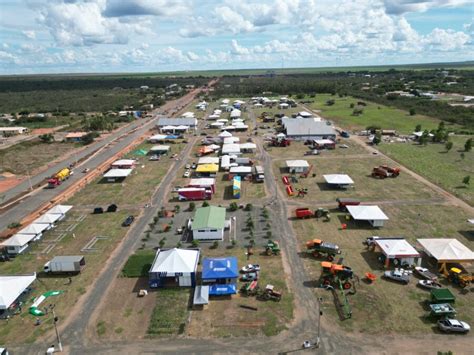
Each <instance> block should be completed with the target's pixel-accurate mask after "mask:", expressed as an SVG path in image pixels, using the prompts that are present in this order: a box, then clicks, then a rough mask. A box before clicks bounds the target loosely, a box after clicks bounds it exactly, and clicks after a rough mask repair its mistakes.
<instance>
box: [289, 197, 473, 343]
mask: <svg viewBox="0 0 474 355" xmlns="http://www.w3.org/2000/svg"><path fill="white" fill-rule="evenodd" d="M313 207H314V206H313ZM383 209H384V212H386V214H387V215H388V216H389V217H390V220H389V221H388V222H387V223H386V225H385V227H384V228H381V229H374V228H372V227H370V226H369V225H368V224H365V223H357V224H356V223H354V222H353V221H350V222H349V223H348V229H347V230H341V223H347V221H346V220H345V219H344V215H343V214H341V213H337V212H334V213H332V214H333V218H332V220H331V222H322V221H317V220H315V219H306V220H293V227H294V230H295V232H296V235H297V237H298V239H299V241H300V242H301V244H300V245H301V250H302V251H303V250H304V249H305V247H304V243H305V242H306V241H307V240H309V239H312V238H320V239H323V240H325V241H328V242H333V243H336V244H338V245H339V246H340V247H341V249H342V255H341V257H343V258H344V265H347V266H350V267H351V268H352V269H353V270H354V272H355V273H356V274H357V275H358V276H359V277H360V278H361V281H360V284H359V285H357V293H356V294H355V295H351V296H348V298H349V302H350V304H351V306H352V312H353V315H352V318H351V319H349V320H345V321H339V320H338V316H337V313H336V311H335V306H334V304H333V303H332V296H331V293H330V292H328V291H325V290H322V289H319V288H317V286H318V285H319V282H318V281H317V280H319V277H320V274H321V268H320V262H321V261H322V260H323V259H314V258H313V257H306V255H305V254H302V257H305V267H306V269H307V272H308V274H309V275H310V280H308V282H309V283H312V285H313V286H314V287H315V293H316V294H317V295H318V296H321V297H323V298H324V309H325V311H326V312H325V313H327V314H328V321H330V322H336V323H337V324H338V325H340V326H341V327H342V328H343V329H345V330H349V331H359V332H363V333H369V334H382V333H384V334H387V333H392V332H397V333H400V334H409V333H410V334H415V333H418V334H422V333H424V332H427V331H428V332H432V331H433V332H437V330H435V329H434V325H435V324H434V323H433V321H431V320H428V319H427V318H426V315H427V314H428V311H427V310H426V306H425V305H424V301H425V300H426V299H428V297H429V292H428V291H425V290H423V289H420V288H418V287H417V286H416V283H417V281H418V280H419V279H418V277H416V276H413V277H412V280H411V281H410V284H409V285H407V286H404V285H401V284H397V283H392V282H389V281H386V280H383V279H381V278H380V276H381V275H382V273H383V268H382V265H381V264H380V262H379V261H378V260H377V257H378V255H379V254H377V253H374V252H372V251H368V250H366V248H365V247H364V246H363V245H362V242H363V241H364V240H365V238H367V237H370V236H372V235H378V236H403V237H405V238H406V239H407V240H408V241H409V242H410V243H411V244H412V245H414V246H416V239H417V238H436V237H445V238H446V237H448V238H456V239H458V240H459V241H461V242H462V243H463V244H465V245H466V246H468V247H470V248H471V249H472V248H473V247H474V242H473V241H472V236H473V235H472V232H468V231H467V230H468V229H469V227H468V226H467V222H466V218H467V217H468V216H467V215H465V214H464V213H463V212H462V210H457V209H455V208H452V207H450V206H444V205H425V204H421V205H417V204H410V205H399V206H395V205H391V206H388V205H387V206H384V207H383ZM291 212H292V211H291ZM446 221H449V223H446ZM425 260H427V259H425ZM424 265H425V266H429V267H430V268H431V270H432V271H435V269H434V268H433V266H431V265H429V264H424ZM368 271H370V272H373V273H375V274H376V275H377V278H378V279H377V280H376V281H375V283H374V284H372V285H369V284H367V283H365V282H364V281H363V280H362V279H363V277H364V274H365V272H368ZM442 283H443V284H446V285H448V284H447V283H446V282H445V281H442ZM449 288H450V289H451V290H452V291H453V292H454V294H455V295H456V297H457V300H456V304H455V308H456V310H457V311H458V316H459V319H462V320H465V321H467V322H471V323H472V320H473V319H474V311H473V308H472V307H471V306H470V305H472V302H474V293H472V292H467V293H465V292H464V291H461V290H460V289H459V288H456V287H453V286H451V285H449Z"/></svg>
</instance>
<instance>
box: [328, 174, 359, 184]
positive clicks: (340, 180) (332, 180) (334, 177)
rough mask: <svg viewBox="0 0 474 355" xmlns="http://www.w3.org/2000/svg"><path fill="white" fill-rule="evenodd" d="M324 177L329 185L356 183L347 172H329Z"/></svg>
mask: <svg viewBox="0 0 474 355" xmlns="http://www.w3.org/2000/svg"><path fill="white" fill-rule="evenodd" d="M323 177H324V180H326V183H328V184H329V185H339V186H345V185H352V184H354V181H353V180H352V179H351V178H350V176H349V175H345V174H328V175H323Z"/></svg>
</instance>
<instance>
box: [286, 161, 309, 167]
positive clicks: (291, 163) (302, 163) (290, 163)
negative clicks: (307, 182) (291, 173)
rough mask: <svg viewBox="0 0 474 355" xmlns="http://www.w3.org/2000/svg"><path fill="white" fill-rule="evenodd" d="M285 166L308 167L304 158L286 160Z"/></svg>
mask: <svg viewBox="0 0 474 355" xmlns="http://www.w3.org/2000/svg"><path fill="white" fill-rule="evenodd" d="M286 166H287V167H288V168H308V167H309V164H308V162H307V161H306V160H287V161H286Z"/></svg>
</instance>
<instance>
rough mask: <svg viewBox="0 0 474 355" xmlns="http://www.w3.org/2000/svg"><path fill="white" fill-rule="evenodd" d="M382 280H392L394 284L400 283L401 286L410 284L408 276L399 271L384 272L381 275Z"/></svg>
mask: <svg viewBox="0 0 474 355" xmlns="http://www.w3.org/2000/svg"><path fill="white" fill-rule="evenodd" d="M383 276H384V278H386V279H389V280H393V281H396V282H400V283H402V284H405V285H408V283H409V282H410V275H409V274H406V273H404V272H402V271H400V270H394V271H385V273H384V274H383Z"/></svg>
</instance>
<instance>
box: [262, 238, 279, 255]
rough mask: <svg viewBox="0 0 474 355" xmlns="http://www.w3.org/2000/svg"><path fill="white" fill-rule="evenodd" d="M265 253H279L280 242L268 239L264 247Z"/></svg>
mask: <svg viewBox="0 0 474 355" xmlns="http://www.w3.org/2000/svg"><path fill="white" fill-rule="evenodd" d="M265 254H267V255H268V256H270V255H279V254H280V244H278V242H276V241H274V240H269V241H268V243H267V246H266V247H265Z"/></svg>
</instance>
